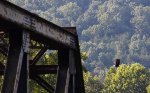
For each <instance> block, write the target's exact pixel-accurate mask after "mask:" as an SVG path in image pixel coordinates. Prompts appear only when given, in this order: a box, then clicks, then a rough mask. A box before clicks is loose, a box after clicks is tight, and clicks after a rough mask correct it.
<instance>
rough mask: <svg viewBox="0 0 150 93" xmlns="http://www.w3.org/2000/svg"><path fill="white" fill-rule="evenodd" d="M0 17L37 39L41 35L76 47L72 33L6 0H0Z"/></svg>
mask: <svg viewBox="0 0 150 93" xmlns="http://www.w3.org/2000/svg"><path fill="white" fill-rule="evenodd" d="M0 19H3V20H4V21H6V23H11V24H14V25H18V27H21V28H23V29H26V30H27V31H29V32H30V33H33V34H36V36H37V35H38V36H39V37H38V39H39V38H41V36H43V37H44V38H47V39H49V40H53V41H54V42H57V43H59V44H60V45H65V46H68V47H70V48H74V49H75V47H76V46H75V44H74V42H75V35H74V34H72V33H70V32H68V31H67V30H65V29H63V28H61V27H59V26H57V25H55V24H53V23H51V22H49V21H47V20H45V19H43V18H41V17H39V16H37V15H35V14H33V13H30V12H28V11H27V10H25V9H22V8H20V7H18V6H16V5H14V4H12V3H10V2H8V1H6V0H0ZM2 22H3V21H2ZM3 25H4V24H3Z"/></svg>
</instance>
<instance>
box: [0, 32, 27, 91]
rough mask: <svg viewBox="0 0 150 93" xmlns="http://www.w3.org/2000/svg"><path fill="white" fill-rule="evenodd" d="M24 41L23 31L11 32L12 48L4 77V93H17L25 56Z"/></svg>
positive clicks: (10, 48)
mask: <svg viewBox="0 0 150 93" xmlns="http://www.w3.org/2000/svg"><path fill="white" fill-rule="evenodd" d="M22 39H23V32H22V31H11V32H10V33H9V42H10V47H9V53H8V60H7V64H6V70H5V75H4V83H3V87H2V93H17V90H18V84H19V79H20V72H21V66H22V60H23V55H24V52H23V47H22V45H23V40H22ZM26 90H27V89H26Z"/></svg>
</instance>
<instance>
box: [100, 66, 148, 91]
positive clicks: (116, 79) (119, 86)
mask: <svg viewBox="0 0 150 93" xmlns="http://www.w3.org/2000/svg"><path fill="white" fill-rule="evenodd" d="M149 79H150V76H149V73H148V71H147V70H146V69H145V67H144V66H142V65H140V64H138V63H134V64H130V65H125V64H122V65H120V66H119V67H118V68H115V67H111V68H110V69H109V71H108V73H107V75H106V77H105V80H104V88H103V91H102V93H146V87H147V86H148V84H149Z"/></svg>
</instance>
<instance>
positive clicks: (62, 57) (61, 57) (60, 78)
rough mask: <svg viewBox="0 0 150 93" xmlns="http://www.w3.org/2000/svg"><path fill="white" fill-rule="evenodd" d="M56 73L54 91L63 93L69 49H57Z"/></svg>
mask: <svg viewBox="0 0 150 93" xmlns="http://www.w3.org/2000/svg"><path fill="white" fill-rule="evenodd" d="M58 66H59V69H58V73H57V84H56V89H55V93H65V87H66V82H67V72H68V66H69V49H64V50H58Z"/></svg>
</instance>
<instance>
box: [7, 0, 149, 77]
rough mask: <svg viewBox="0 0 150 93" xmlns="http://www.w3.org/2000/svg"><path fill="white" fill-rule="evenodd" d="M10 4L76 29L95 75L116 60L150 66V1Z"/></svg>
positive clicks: (17, 0) (16, 0) (24, 1)
mask: <svg viewBox="0 0 150 93" xmlns="http://www.w3.org/2000/svg"><path fill="white" fill-rule="evenodd" d="M9 1H11V2H13V3H15V4H17V5H19V6H21V7H23V8H25V9H27V10H29V11H31V12H33V13H36V14H37V15H39V16H41V17H43V18H45V19H47V20H49V21H51V22H53V23H55V24H57V25H59V26H62V27H66V26H67V27H68V26H76V27H77V30H78V34H79V37H80V44H81V50H82V52H86V53H87V55H88V59H87V60H86V61H84V64H85V66H86V67H87V69H88V70H89V71H91V72H92V73H93V74H98V73H99V72H100V70H101V69H105V68H107V67H110V66H112V65H113V61H114V59H116V58H120V59H121V62H122V63H132V62H139V63H142V64H143V65H144V66H146V67H150V0H9Z"/></svg>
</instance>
